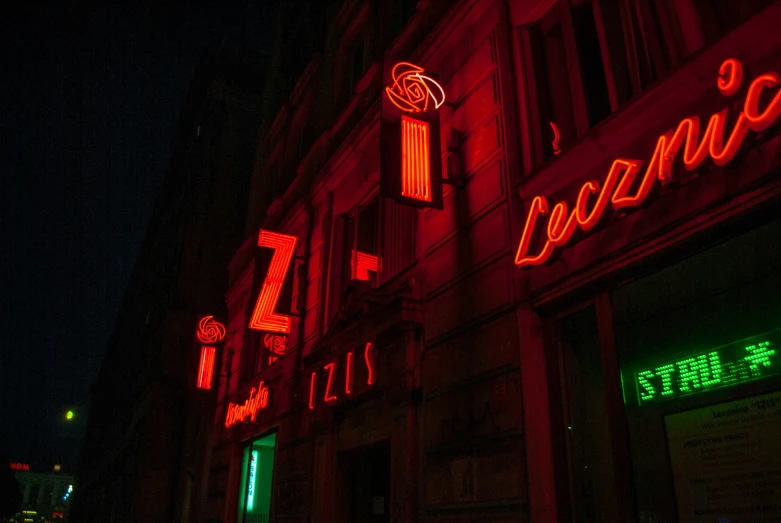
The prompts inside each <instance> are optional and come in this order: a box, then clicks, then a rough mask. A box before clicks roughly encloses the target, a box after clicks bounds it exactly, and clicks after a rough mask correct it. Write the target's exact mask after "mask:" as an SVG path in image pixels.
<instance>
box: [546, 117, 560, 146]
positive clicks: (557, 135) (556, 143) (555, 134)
mask: <svg viewBox="0 0 781 523" xmlns="http://www.w3.org/2000/svg"><path fill="white" fill-rule="evenodd" d="M548 123H549V124H550V128H551V129H552V130H553V141H552V142H551V145H552V146H553V154H559V153H561V149H559V141H561V133H560V132H559V128H558V127H556V124H555V123H553V122H548Z"/></svg>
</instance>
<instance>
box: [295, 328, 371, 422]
mask: <svg viewBox="0 0 781 523" xmlns="http://www.w3.org/2000/svg"><path fill="white" fill-rule="evenodd" d="M363 358H364V362H365V363H366V370H367V371H368V376H367V378H366V384H367V385H368V386H369V387H373V386H374V384H375V382H376V376H377V370H376V368H377V365H376V362H375V359H374V344H373V343H372V342H368V343H367V344H366V346H365V348H364V352H363ZM344 369H345V375H344V393H345V395H346V396H348V397H350V396H352V395H353V392H355V387H354V382H355V352H354V351H349V352H348V353H347V355H346V360H345V366H344ZM322 370H324V371H327V372H328V381H327V382H326V386H325V394H324V395H323V399H324V400H325V402H326V404H333V403H335V402H336V401H337V400H338V399H339V396H338V395H337V392H336V380H337V376H336V373H337V362H335V361H332V362H331V363H328V364H326V365H324V366H323V367H322ZM318 374H319V372H318V371H315V372H312V373H311V375H310V377H309V410H315V408H316V407H317V376H318Z"/></svg>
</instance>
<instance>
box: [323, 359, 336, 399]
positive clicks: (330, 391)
mask: <svg viewBox="0 0 781 523" xmlns="http://www.w3.org/2000/svg"><path fill="white" fill-rule="evenodd" d="M323 368H324V369H325V370H327V371H328V383H327V384H326V386H325V402H326V403H331V402H333V401H336V393H335V392H334V381H335V380H334V377H335V376H334V375H335V374H336V363H329V364H328V365H326V366H325V367H323Z"/></svg>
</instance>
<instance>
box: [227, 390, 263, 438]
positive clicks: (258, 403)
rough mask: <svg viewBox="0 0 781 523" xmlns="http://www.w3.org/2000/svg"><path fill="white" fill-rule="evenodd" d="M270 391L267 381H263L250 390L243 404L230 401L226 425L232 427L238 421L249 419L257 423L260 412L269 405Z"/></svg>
mask: <svg viewBox="0 0 781 523" xmlns="http://www.w3.org/2000/svg"><path fill="white" fill-rule="evenodd" d="M268 402H269V392H268V387H267V386H266V384H265V382H263V381H261V382H260V383H259V384H258V386H257V387H253V388H252V389H251V390H250V393H249V397H248V398H247V401H245V402H244V403H242V404H241V405H237V404H235V403H228V413H227V415H226V416H225V427H231V426H232V425H235V424H236V423H239V422H242V421H247V420H248V419H249V420H250V421H251V422H252V423H255V422H256V421H257V419H258V412H260V411H261V410H263V409H265V408H266V407H268Z"/></svg>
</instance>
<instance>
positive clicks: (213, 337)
mask: <svg viewBox="0 0 781 523" xmlns="http://www.w3.org/2000/svg"><path fill="white" fill-rule="evenodd" d="M197 335H198V339H199V340H201V342H202V343H217V342H218V341H220V340H221V339H223V338H224V337H225V326H224V325H223V324H222V323H220V322H218V321H216V320H214V316H204V317H203V318H201V321H200V322H198V333H197Z"/></svg>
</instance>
